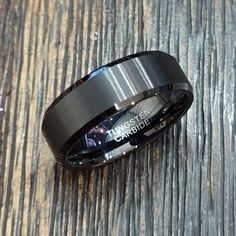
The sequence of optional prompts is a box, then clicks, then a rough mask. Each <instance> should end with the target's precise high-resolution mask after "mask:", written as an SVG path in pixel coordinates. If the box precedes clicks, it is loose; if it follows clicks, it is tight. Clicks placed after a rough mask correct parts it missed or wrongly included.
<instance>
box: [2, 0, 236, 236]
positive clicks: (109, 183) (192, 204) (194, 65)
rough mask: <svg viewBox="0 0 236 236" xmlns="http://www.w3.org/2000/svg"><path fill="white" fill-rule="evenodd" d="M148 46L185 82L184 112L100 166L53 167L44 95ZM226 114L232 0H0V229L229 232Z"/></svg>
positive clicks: (233, 200)
mask: <svg viewBox="0 0 236 236" xmlns="http://www.w3.org/2000/svg"><path fill="white" fill-rule="evenodd" d="M153 49H159V50H162V51H165V52H168V53H171V54H172V55H174V56H175V57H176V58H177V60H178V61H179V63H180V65H181V67H182V68H183V70H184V71H185V73H186V75H187V76H188V78H189V80H190V81H191V83H192V85H193V87H194V95H195V101H194V103H193V105H192V107H191V109H190V110H189V112H188V114H187V115H186V116H185V117H184V118H183V119H182V120H181V122H179V123H178V124H176V125H175V126H174V127H173V128H171V129H170V130H169V131H168V132H166V133H165V134H164V135H163V136H161V137H159V138H158V139H157V140H156V141H155V142H153V143H151V144H149V145H146V146H145V147H144V148H142V149H140V150H138V151H137V152H134V153H132V154H131V155H130V156H127V157H126V158H124V159H123V160H121V161H117V162H116V163H114V164H112V165H109V166H106V167H104V168H100V169H97V170H92V171H86V172H79V173H72V172H70V171H67V170H63V169H62V168H61V167H59V166H57V165H55V162H54V159H53V156H52V154H51V152H50V150H49V148H48V146H47V144H46V142H45V140H44V138H43V137H42V134H41V122H42V116H43V113H44V111H45V110H46V108H47V107H48V106H49V104H50V103H51V102H52V101H53V99H54V98H55V97H56V96H58V95H59V94H60V92H62V91H63V90H64V89H65V88H66V87H68V86H69V85H70V84H71V83H72V82H74V81H76V80H78V79H79V78H81V77H82V76H83V75H85V74H86V73H88V72H89V71H91V70H93V69H95V68H97V67H98V66H100V65H102V64H105V63H107V62H110V61H112V60H114V59H116V58H120V57H122V56H124V55H128V54H131V53H134V52H138V51H142V50H153ZM235 118H236V1H235V0H168V1H166V0H143V1H142V0H117V1H115V0H93V1H92V0H50V1H49V0H11V1H10V0H0V134H1V135H0V235H2V236H5V235H17V236H20V235H40V236H42V235H50V236H51V235H102V236H105V235H121V236H124V235H133V236H138V235H147V236H149V235H214V236H215V235H229V236H232V235H235V231H236V210H235V205H236V197H235V189H236V150H235V147H236V123H235V120H236V119H235Z"/></svg>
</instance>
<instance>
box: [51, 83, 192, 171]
mask: <svg viewBox="0 0 236 236" xmlns="http://www.w3.org/2000/svg"><path fill="white" fill-rule="evenodd" d="M175 90H178V91H182V92H183V94H186V95H187V96H188V100H189V103H188V104H187V106H186V108H185V110H184V111H183V112H182V114H181V115H180V116H179V117H178V118H177V119H176V120H175V121H173V123H171V124H170V125H168V126H167V127H165V128H164V130H166V129H168V128H169V127H171V126H172V125H174V124H175V123H176V122H177V121H178V120H179V119H181V117H182V116H183V115H184V114H185V113H186V112H187V110H188V109H189V107H190V106H191V104H192V101H193V93H192V86H191V84H190V83H184V82H181V83H169V84H167V85H165V86H159V87H157V88H154V89H151V90H148V91H144V92H142V93H140V94H137V95H135V96H133V97H130V98H128V99H127V100H125V101H123V102H121V103H119V104H114V105H113V106H112V107H110V108H109V109H108V110H106V111H104V112H103V113H102V114H100V115H99V116H97V117H95V118H94V119H93V120H91V121H90V122H88V123H87V124H86V125H85V126H84V127H83V128H81V129H80V130H78V131H77V132H76V133H75V134H74V135H73V136H72V137H71V138H70V139H69V140H68V141H67V142H66V143H65V144H64V145H63V147H62V148H61V150H60V152H59V153H57V154H55V156H56V160H57V162H58V163H59V164H61V165H63V166H65V167H66V168H68V169H71V170H79V169H81V170H82V169H89V168H94V167H100V166H103V165H106V164H109V163H111V162H114V161H116V160H118V159H120V158H122V157H123V156H124V155H123V153H121V154H120V155H118V156H115V157H113V158H111V159H110V160H107V161H105V162H102V163H99V164H84V165H71V164H70V163H68V161H67V156H68V153H69V151H70V150H71V147H72V146H73V144H74V143H75V142H76V141H77V140H78V139H80V138H81V137H82V136H83V135H84V134H85V133H87V132H88V131H89V130H90V129H91V128H93V127H94V126H96V125H97V124H99V123H101V122H102V121H103V120H104V119H106V118H108V117H110V116H112V115H114V114H115V113H117V112H118V111H120V110H123V109H128V108H132V107H133V106H135V104H137V103H138V102H140V101H142V100H144V99H147V98H150V97H152V96H155V95H158V94H164V93H166V92H168V91H175ZM164 130H163V131H162V132H164ZM162 132H161V133H162ZM155 138H156V137H153V138H150V140H148V141H147V142H149V141H152V140H153V139H155ZM147 142H145V143H147ZM145 143H144V144H145ZM144 144H141V145H138V146H137V147H138V148H139V147H141V146H143V145H144ZM132 151H133V150H130V151H128V152H127V153H126V155H128V154H129V153H131V152H132Z"/></svg>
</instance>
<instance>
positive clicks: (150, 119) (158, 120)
mask: <svg viewBox="0 0 236 236" xmlns="http://www.w3.org/2000/svg"><path fill="white" fill-rule="evenodd" d="M187 104H188V96H187V95H186V94H185V93H184V92H182V91H171V92H167V93H165V94H155V96H152V97H149V98H147V99H144V100H142V101H140V102H138V103H136V104H134V103H132V102H131V106H132V107H131V108H128V109H125V110H122V111H120V112H118V113H116V114H114V115H113V116H111V117H109V118H107V119H105V120H104V121H103V122H101V123H100V124H98V125H96V126H95V127H93V128H92V129H91V130H90V131H89V132H88V133H86V134H85V135H84V136H83V137H82V138H81V139H79V140H78V141H77V142H76V143H75V144H74V145H73V147H72V148H71V149H70V150H69V152H68V155H67V162H69V164H71V165H79V166H81V165H98V164H102V163H103V162H106V161H109V160H111V159H115V158H116V157H118V156H121V155H122V154H123V155H124V154H126V153H127V152H129V151H131V150H133V149H135V148H136V147H138V146H139V145H141V144H143V143H145V141H146V140H147V139H150V138H151V137H152V136H156V135H157V134H158V133H161V132H162V131H163V130H164V129H165V128H166V127H168V126H170V125H171V124H172V123H174V122H175V121H176V120H177V119H178V118H179V117H180V116H181V115H182V114H183V112H184V111H185V109H186V107H187Z"/></svg>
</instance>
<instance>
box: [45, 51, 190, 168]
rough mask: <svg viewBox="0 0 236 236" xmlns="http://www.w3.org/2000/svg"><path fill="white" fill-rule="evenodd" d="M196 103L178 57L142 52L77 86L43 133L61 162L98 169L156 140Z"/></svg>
mask: <svg viewBox="0 0 236 236" xmlns="http://www.w3.org/2000/svg"><path fill="white" fill-rule="evenodd" d="M192 101H193V93H192V86H191V84H190V83H189V81H188V79H187V78H186V76H185V74H184V72H183V71H182V69H181V68H180V66H179V65H178V63H177V61H176V60H175V58H174V57H172V56H170V55H168V54H166V53H163V52H160V51H148V52H141V53H137V54H134V55H131V56H126V57H124V58H122V59H119V60H116V61H114V62H112V63H109V64H107V65H105V66H102V67H100V68H99V69H97V70H95V71H93V72H92V73H90V74H88V75H86V76H85V77H84V78H82V79H80V80H79V81H77V82H76V83H75V84H73V85H72V86H71V87H70V88H68V89H67V90H66V91H65V92H63V93H62V94H61V95H60V96H59V97H58V98H57V99H56V100H55V101H54V102H53V103H52V104H51V105H50V107H49V108H48V109H47V110H46V112H45V115H44V119H43V124H42V131H43V134H44V136H45V138H46V140H47V143H48V144H49V146H50V148H51V150H52V152H53V154H54V156H55V157H56V160H57V162H59V163H61V164H62V165H64V166H66V167H68V168H88V167H95V166H99V165H103V164H105V163H108V162H111V161H114V160H116V159H118V158H119V157H122V156H123V155H124V154H126V153H128V152H130V151H131V150H133V149H135V148H137V147H139V146H141V145H143V144H145V143H147V142H149V141H151V140H152V139H153V138H155V137H156V136H157V135H159V134H160V133H162V132H163V131H164V130H165V129H167V128H168V127H169V126H171V125H172V124H174V123H175V122H176V121H177V120H178V119H180V118H181V117H182V116H183V115H184V114H185V112H186V111H187V110H188V108H189V107H190V106H191V104H192Z"/></svg>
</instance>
